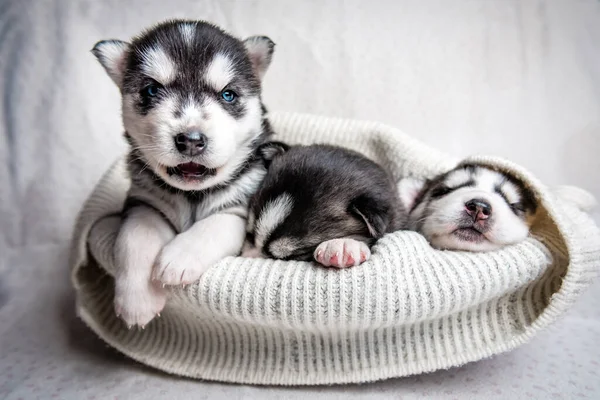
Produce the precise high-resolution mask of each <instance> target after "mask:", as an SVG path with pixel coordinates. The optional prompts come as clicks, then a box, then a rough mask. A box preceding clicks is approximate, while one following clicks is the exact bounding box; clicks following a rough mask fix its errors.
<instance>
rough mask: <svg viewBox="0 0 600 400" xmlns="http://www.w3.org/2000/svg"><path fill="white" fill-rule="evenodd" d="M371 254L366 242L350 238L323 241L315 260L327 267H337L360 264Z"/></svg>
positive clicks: (316, 252)
mask: <svg viewBox="0 0 600 400" xmlns="http://www.w3.org/2000/svg"><path fill="white" fill-rule="evenodd" d="M370 256H371V251H370V250H369V247H368V246H367V245H366V244H365V243H363V242H360V241H358V240H354V239H349V238H343V239H333V240H328V241H326V242H323V243H321V244H320V245H319V246H318V247H317V249H316V250H315V253H314V258H315V261H317V262H318V263H320V264H322V265H324V266H326V267H336V268H346V267H352V266H355V265H359V264H361V263H363V262H365V261H366V260H367V259H368V258H369V257H370Z"/></svg>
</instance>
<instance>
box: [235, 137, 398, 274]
mask: <svg viewBox="0 0 600 400" xmlns="http://www.w3.org/2000/svg"><path fill="white" fill-rule="evenodd" d="M267 148H270V149H271V152H270V153H269V151H268V150H267ZM262 150H263V151H262V153H261V154H263V155H264V156H265V157H266V158H267V159H268V161H269V162H270V165H267V167H268V172H267V175H266V177H265V179H264V181H263V183H262V184H261V187H260V189H259V190H258V192H257V193H256V195H255V196H254V197H253V198H252V201H251V204H250V215H249V218H248V227H247V229H248V242H247V243H246V245H245V247H244V251H243V253H242V256H243V257H271V258H279V259H284V260H302V261H310V260H313V259H314V260H316V261H317V262H319V263H320V264H322V265H325V266H333V267H339V268H344V267H350V266H353V265H357V264H360V263H361V262H363V261H365V260H366V259H368V258H369V256H370V254H371V252H370V249H369V246H370V245H372V244H373V243H374V242H375V241H376V240H377V239H379V238H381V237H382V236H383V235H384V234H385V233H388V232H393V231H395V230H398V229H400V228H401V227H402V226H403V225H404V218H405V212H404V210H403V207H402V204H401V203H400V200H399V198H398V195H397V190H396V185H395V182H394V180H393V179H392V177H391V175H390V174H389V173H388V172H386V171H385V170H384V169H383V168H382V167H381V166H379V165H377V164H376V163H375V162H373V161H371V160H369V159H367V158H366V157H364V156H362V155H360V154H359V153H356V152H354V151H351V150H347V149H343V148H340V147H334V146H327V145H312V146H295V147H291V148H288V147H287V146H286V145H284V144H281V143H279V144H278V143H275V142H273V143H270V144H268V145H266V146H264V147H263V149H262ZM286 150H287V151H286Z"/></svg>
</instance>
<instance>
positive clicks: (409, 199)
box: [399, 165, 537, 251]
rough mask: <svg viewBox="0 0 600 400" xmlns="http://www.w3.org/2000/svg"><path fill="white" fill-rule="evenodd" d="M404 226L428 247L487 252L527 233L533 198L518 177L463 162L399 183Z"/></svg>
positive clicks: (517, 239)
mask: <svg viewBox="0 0 600 400" xmlns="http://www.w3.org/2000/svg"><path fill="white" fill-rule="evenodd" d="M399 191H400V198H401V200H402V202H403V204H404V206H405V207H406V209H407V210H410V212H409V227H410V229H412V230H415V231H418V232H420V233H421V234H423V236H425V238H426V239H427V240H428V241H429V242H430V243H431V245H432V246H434V247H437V248H442V249H450V250H468V251H489V250H494V249H498V248H500V247H503V246H506V245H509V244H513V243H517V242H519V241H521V240H523V239H525V238H526V237H527V235H528V233H529V227H530V225H531V222H532V219H533V216H534V214H535V211H536V207H537V205H536V201H535V197H534V195H533V193H532V192H531V191H530V190H529V189H527V188H526V187H525V186H524V185H523V184H522V183H521V182H519V181H517V180H516V179H514V178H512V177H509V176H508V175H505V174H502V173H500V172H497V171H494V170H491V169H488V168H484V167H481V166H473V165H462V166H459V167H457V168H456V169H454V170H452V171H450V172H448V173H446V174H443V175H441V176H439V177H437V178H435V179H433V180H432V181H428V182H425V181H419V180H415V179H412V178H407V179H403V180H402V181H400V183H399Z"/></svg>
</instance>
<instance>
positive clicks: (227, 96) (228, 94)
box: [221, 90, 237, 103]
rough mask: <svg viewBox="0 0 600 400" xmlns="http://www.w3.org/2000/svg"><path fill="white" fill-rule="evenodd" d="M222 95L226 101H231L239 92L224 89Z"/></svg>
mask: <svg viewBox="0 0 600 400" xmlns="http://www.w3.org/2000/svg"><path fill="white" fill-rule="evenodd" d="M221 97H222V98H223V100H225V101H226V102H228V103H231V102H232V101H234V100H235V98H236V97H237V93H235V92H234V91H233V90H224V91H223V92H221Z"/></svg>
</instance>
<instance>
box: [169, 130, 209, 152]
mask: <svg viewBox="0 0 600 400" xmlns="http://www.w3.org/2000/svg"><path fill="white" fill-rule="evenodd" d="M206 142H207V140H206V136H204V134H202V133H200V132H196V131H193V132H187V133H180V134H178V135H177V136H175V147H177V150H179V152H180V153H181V154H185V155H187V156H191V157H194V156H197V155H198V154H200V153H202V152H203V151H204V149H205V148H206Z"/></svg>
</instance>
